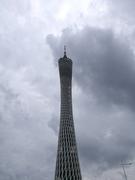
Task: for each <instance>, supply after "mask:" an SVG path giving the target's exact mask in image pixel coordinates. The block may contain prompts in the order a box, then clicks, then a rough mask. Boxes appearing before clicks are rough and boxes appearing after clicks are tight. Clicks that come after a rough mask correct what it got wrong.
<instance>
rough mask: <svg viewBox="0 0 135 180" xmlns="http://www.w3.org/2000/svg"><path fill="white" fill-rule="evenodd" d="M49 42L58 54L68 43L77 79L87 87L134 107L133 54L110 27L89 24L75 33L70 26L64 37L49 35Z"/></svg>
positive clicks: (109, 101)
mask: <svg viewBox="0 0 135 180" xmlns="http://www.w3.org/2000/svg"><path fill="white" fill-rule="evenodd" d="M68 32H69V33H68ZM67 34H68V36H67ZM48 42H49V43H50V45H51V47H52V49H53V52H54V55H55V58H56V57H58V55H59V54H60V53H59V52H58V50H57V49H61V47H62V46H63V44H64V43H66V44H67V46H68V48H69V56H71V57H72V58H73V61H74V66H75V68H74V70H75V76H74V77H75V80H76V81H77V82H78V83H79V85H80V86H81V87H82V88H83V89H84V90H85V91H87V90H88V91H89V90H90V89H91V90H92V91H93V93H94V94H95V96H96V97H97V98H99V99H100V100H103V101H102V102H105V103H107V102H108V103H116V104H121V105H127V106H130V107H132V108H134V105H135V103H134V102H135V101H134V99H135V93H134V92H135V81H134V75H135V68H134V67H135V63H134V55H133V52H132V50H131V49H130V47H129V46H128V45H127V44H126V43H125V42H124V41H122V40H121V39H120V37H117V38H116V37H115V36H114V34H113V32H112V31H111V30H101V29H94V28H89V27H87V28H85V29H83V30H82V31H79V32H77V33H76V34H74V33H72V32H71V31H69V30H67V31H65V32H64V33H63V34H62V37H61V38H56V37H53V36H52V37H51V36H50V37H49V36H48ZM55 44H56V45H57V46H55ZM54 46H55V47H54ZM56 54H58V55H56Z"/></svg>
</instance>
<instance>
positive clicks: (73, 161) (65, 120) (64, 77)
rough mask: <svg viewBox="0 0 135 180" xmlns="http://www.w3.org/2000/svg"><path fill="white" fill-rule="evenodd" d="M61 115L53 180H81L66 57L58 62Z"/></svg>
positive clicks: (69, 70) (68, 66)
mask: <svg viewBox="0 0 135 180" xmlns="http://www.w3.org/2000/svg"><path fill="white" fill-rule="evenodd" d="M58 63H59V75H60V85H61V113H60V128H59V139H58V150H57V160H56V169H55V180H82V177H81V171H80V165H79V158H78V152H77V145H76V137H75V129H74V121H73V112H72V60H71V59H69V58H68V57H67V55H66V47H64V56H63V58H60V59H59V61H58Z"/></svg>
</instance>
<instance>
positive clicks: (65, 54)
mask: <svg viewBox="0 0 135 180" xmlns="http://www.w3.org/2000/svg"><path fill="white" fill-rule="evenodd" d="M66 50H67V49H66V45H64V57H66V58H67V52H66Z"/></svg>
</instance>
